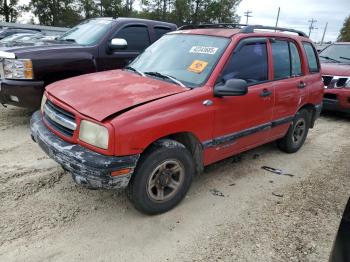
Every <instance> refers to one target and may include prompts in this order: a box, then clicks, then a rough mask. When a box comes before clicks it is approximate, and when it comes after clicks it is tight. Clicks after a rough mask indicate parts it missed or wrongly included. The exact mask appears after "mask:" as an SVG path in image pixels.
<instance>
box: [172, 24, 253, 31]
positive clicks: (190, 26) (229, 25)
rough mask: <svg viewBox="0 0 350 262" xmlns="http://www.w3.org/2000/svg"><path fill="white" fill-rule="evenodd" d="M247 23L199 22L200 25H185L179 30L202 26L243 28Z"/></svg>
mask: <svg viewBox="0 0 350 262" xmlns="http://www.w3.org/2000/svg"><path fill="white" fill-rule="evenodd" d="M245 26H247V25H245V24H235V23H218V24H198V25H183V26H180V27H179V28H178V30H187V29H200V28H228V29H237V28H238V29H241V28H243V27H245Z"/></svg>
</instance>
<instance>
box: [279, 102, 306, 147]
mask: <svg viewBox="0 0 350 262" xmlns="http://www.w3.org/2000/svg"><path fill="white" fill-rule="evenodd" d="M309 128H310V115H309V112H308V111H307V110H305V109H302V110H300V111H299V112H298V113H297V114H296V115H295V118H294V120H293V123H292V124H291V126H290V127H289V129H288V132H287V134H286V135H285V136H284V137H283V138H281V139H280V140H278V141H277V146H278V148H279V149H280V150H282V151H284V152H286V153H295V152H297V151H298V150H299V149H300V148H301V147H302V146H303V144H304V142H305V139H306V137H307V134H308V132H309Z"/></svg>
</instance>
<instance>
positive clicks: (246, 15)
mask: <svg viewBox="0 0 350 262" xmlns="http://www.w3.org/2000/svg"><path fill="white" fill-rule="evenodd" d="M251 13H252V11H250V10H247V11H246V12H244V16H245V17H247V21H246V24H248V19H249V17H253V16H252V15H250V14H251Z"/></svg>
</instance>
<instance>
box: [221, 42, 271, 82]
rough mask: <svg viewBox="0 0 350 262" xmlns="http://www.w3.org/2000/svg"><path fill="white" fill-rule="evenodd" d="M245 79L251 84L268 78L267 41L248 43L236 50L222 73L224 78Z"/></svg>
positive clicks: (225, 79)
mask: <svg viewBox="0 0 350 262" xmlns="http://www.w3.org/2000/svg"><path fill="white" fill-rule="evenodd" d="M233 78H236V79H243V80H246V81H247V83H248V84H249V85H253V84H258V83H260V82H264V81H267V80H268V63H267V50H266V43H261V42H257V43H248V44H246V45H244V46H242V47H241V48H240V49H239V50H238V51H236V52H234V53H233V55H232V56H231V58H230V60H229V61H228V63H227V64H226V67H225V69H224V71H223V73H222V79H223V80H224V81H227V80H229V79H233Z"/></svg>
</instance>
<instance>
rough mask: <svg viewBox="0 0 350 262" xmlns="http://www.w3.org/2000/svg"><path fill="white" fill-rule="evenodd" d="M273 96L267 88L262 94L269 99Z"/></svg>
mask: <svg viewBox="0 0 350 262" xmlns="http://www.w3.org/2000/svg"><path fill="white" fill-rule="evenodd" d="M270 95H272V92H271V91H270V90H268V89H267V88H264V89H263V91H262V92H261V93H260V96H261V97H267V96H270Z"/></svg>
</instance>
